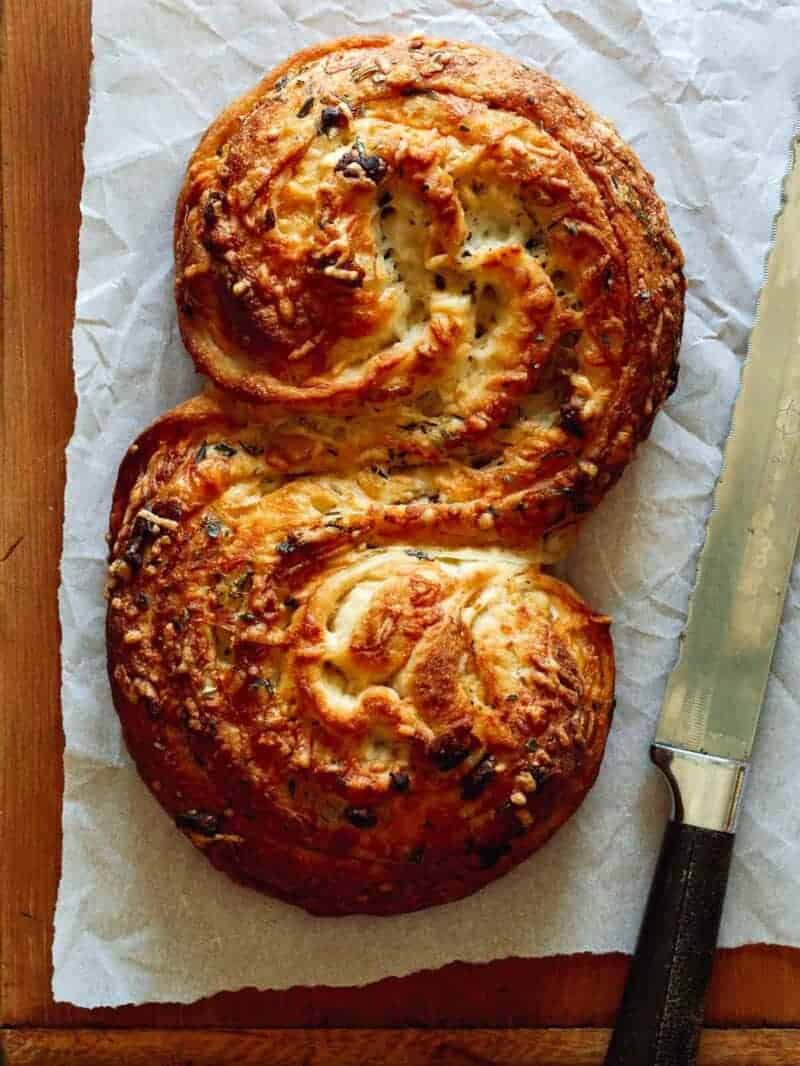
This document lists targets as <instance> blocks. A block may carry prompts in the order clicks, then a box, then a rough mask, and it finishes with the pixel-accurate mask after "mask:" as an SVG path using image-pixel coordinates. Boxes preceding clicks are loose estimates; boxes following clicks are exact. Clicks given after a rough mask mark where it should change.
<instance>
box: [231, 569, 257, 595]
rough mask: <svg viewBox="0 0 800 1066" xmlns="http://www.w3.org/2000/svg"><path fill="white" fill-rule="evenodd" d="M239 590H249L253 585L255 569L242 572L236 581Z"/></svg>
mask: <svg viewBox="0 0 800 1066" xmlns="http://www.w3.org/2000/svg"><path fill="white" fill-rule="evenodd" d="M235 586H236V591H237V592H247V590H248V589H251V588H252V587H253V571H252V570H248V571H247V573H245V574H242V576H241V577H238V578H237V579H236V581H235Z"/></svg>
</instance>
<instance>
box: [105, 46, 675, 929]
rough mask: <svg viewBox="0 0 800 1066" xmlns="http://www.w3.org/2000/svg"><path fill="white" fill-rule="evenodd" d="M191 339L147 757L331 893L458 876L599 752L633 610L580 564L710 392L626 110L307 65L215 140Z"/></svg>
mask: <svg viewBox="0 0 800 1066" xmlns="http://www.w3.org/2000/svg"><path fill="white" fill-rule="evenodd" d="M175 246H176V262H177V283H176V293H177V302H178V314H179V321H180V327H181V332H182V336H183V339H184V342H185V344H186V346H187V348H188V349H189V351H190V352H191V354H192V356H193V358H194V360H195V363H196V365H197V367H198V368H199V369H200V370H201V371H203V372H204V373H205V374H206V375H208V377H209V378H210V379H211V381H212V382H213V384H214V388H213V389H212V391H211V392H210V393H209V394H208V395H206V396H203V397H197V398H195V399H194V400H191V401H189V402H188V403H186V404H184V405H182V406H181V407H179V408H177V409H176V410H174V411H172V412H170V413H169V414H167V415H165V416H164V417H163V418H162V419H160V420H159V421H158V422H157V423H155V425H154V426H152V427H151V428H150V429H149V430H147V431H146V432H145V433H144V434H143V435H142V436H141V437H140V438H139V440H138V441H137V443H136V444H134V445H133V447H132V448H131V449H130V451H129V453H128V456H127V457H126V459H125V461H124V463H123V465H122V468H121V470H120V475H119V480H118V483H117V488H116V492H115V498H114V505H113V510H112V518H111V543H112V550H111V578H110V592H109V601H110V602H109V614H108V650H109V671H110V676H111V681H112V688H113V692H114V699H115V703H116V706H117V710H118V712H119V715H120V718H121V720H122V724H123V728H124V731H125V736H126V739H127V742H128V745H129V747H130V749H131V752H132V753H133V755H134V758H135V760H136V762H137V765H138V767H139V769H140V771H141V773H142V776H143V777H144V779H145V781H147V783H148V784H149V785H150V787H151V788H152V789H153V791H154V792H155V794H156V795H157V796H158V798H159V800H160V801H161V803H162V804H163V805H164V807H165V808H166V809H167V810H168V811H169V812H170V813H171V814H172V815H173V817H174V818H175V820H176V822H177V824H178V825H179V826H180V827H181V828H182V829H183V830H184V831H185V832H186V833H187V834H188V835H189V837H190V838H191V839H192V841H193V842H194V843H195V844H196V845H198V846H199V847H201V848H203V850H204V851H205V852H206V854H207V855H208V857H209V858H210V859H211V861H212V862H213V863H214V864H215V865H217V866H219V867H220V868H222V869H224V870H226V871H227V872H228V873H229V874H231V875H232V876H234V877H236V878H238V879H239V880H242V881H245V882H247V883H250V884H252V885H254V886H256V887H258V888H261V889H264V890H267V891H270V892H272V893H274V894H276V895H279V896H281V897H283V898H286V899H288V900H291V901H292V902H296V903H299V904H301V905H302V906H304V907H306V908H307V909H309V910H312V911H315V912H318V913H326V914H341V913H352V912H357V911H361V912H368V913H375V914H389V913H394V912H398V911H405V910H412V909H414V908H417V907H423V906H427V905H430V904H432V903H440V902H445V901H448V900H453V899H456V898H458V897H460V896H463V895H465V894H467V893H469V892H472V891H474V890H475V889H476V888H478V887H480V886H481V885H483V884H485V883H486V882H488V881H489V880H491V879H493V878H494V877H496V876H497V875H498V874H500V873H502V872H504V871H505V870H507V869H508V868H509V867H511V866H512V865H514V864H515V863H517V862H519V861H520V860H521V859H523V858H524V857H526V856H527V855H529V854H530V853H531V852H532V851H533V850H534V849H535V848H537V847H539V846H540V845H541V844H542V843H543V842H544V841H545V840H546V839H547V838H548V837H549V836H550V835H551V834H552V833H553V831H554V830H555V829H556V828H557V827H558V826H559V825H560V824H561V823H562V822H563V821H565V819H566V818H568V817H569V816H570V814H571V813H572V812H573V811H574V810H575V809H576V807H577V806H578V805H579V803H580V802H581V800H582V798H583V797H584V795H585V794H586V792H587V790H588V789H589V787H590V786H591V784H592V782H593V781H594V779H595V776H596V774H597V771H598V768H599V764H600V760H601V757H602V752H603V748H604V745H605V739H606V735H607V732H608V728H609V725H610V718H611V709H612V705H613V685H614V665H613V651H612V647H611V641H610V637H609V633H608V619H606V618H603V617H601V616H598V615H596V614H595V613H593V612H592V611H591V609H590V608H589V607H588V606H587V605H586V604H585V603H584V602H583V601H582V600H581V599H580V598H579V597H578V596H577V594H576V593H575V592H574V591H573V590H571V589H570V588H569V587H568V586H566V585H565V584H563V583H562V582H560V581H557V580H556V579H554V578H553V577H551V576H548V575H547V574H545V573H544V572H543V571H542V566H543V565H544V564H545V563H547V562H549V561H552V559H553V558H555V557H557V556H558V555H559V554H563V550H564V548H565V545H566V543H567V541H568V539H569V537H568V532H565V531H568V530H569V528H574V526H575V523H576V520H577V519H579V518H580V516H581V515H583V514H584V513H585V512H586V511H588V510H589V509H590V508H591V507H593V506H594V505H595V504H596V503H597V502H598V501H599V499H600V498H601V497H602V495H603V494H604V493H605V492H606V491H607V489H608V488H609V486H610V485H611V484H612V483H613V482H614V480H615V479H616V478H617V477H618V476H619V475H620V473H621V472H622V469H623V468H624V466H625V464H626V463H627V461H628V460H629V459H630V458H631V456H632V454H633V451H634V449H635V446H636V444H637V443H638V441H640V440H641V439H642V438H643V437H644V436H645V435H646V434H647V432H648V430H649V427H650V425H651V423H652V419H653V417H654V414H655V411H656V409H657V407H658V405H659V404H660V403H661V402H662V401H663V399H664V398H665V396H666V395H667V394H668V392H669V390H670V388H671V386H672V385H673V384H674V380H675V373H676V353H677V348H678V343H679V339H680V332H681V321H682V311H683V295H684V281H683V276H682V273H681V265H682V260H681V254H680V250H679V248H678V247H677V244H676V242H675V239H674V237H673V235H672V233H671V231H670V229H669V226H668V223H667V220H666V215H665V211H664V208H663V205H662V204H661V202H660V201H659V200H658V198H657V197H656V195H655V193H654V191H653V183H652V179H651V178H650V176H649V175H648V174H647V173H646V172H645V171H644V170H643V169H642V167H641V165H640V164H639V163H638V161H637V160H636V158H635V156H634V155H633V154H632V153H631V151H630V150H629V149H628V148H627V147H626V146H625V145H624V144H623V143H622V142H621V141H620V139H619V136H618V135H617V133H616V131H615V130H614V129H613V127H612V126H610V125H609V123H608V122H606V121H605V120H603V119H600V118H599V117H598V116H597V115H595V114H594V113H593V112H591V111H590V110H589V109H588V108H587V107H586V106H585V105H583V104H582V103H581V102H580V101H578V100H577V99H576V98H575V97H574V96H573V95H572V94H570V93H569V92H567V91H566V90H565V89H564V88H562V87H561V86H559V85H558V84H557V83H555V82H554V81H552V79H550V78H548V77H547V76H545V75H544V74H541V73H539V72H536V71H533V70H529V69H527V68H525V67H522V66H520V65H519V64H517V63H515V62H513V61H512V60H510V59H506V58H504V57H502V56H498V55H496V54H494V53H492V52H489V51H487V50H485V49H481V48H476V47H474V46H471V45H461V44H452V43H450V42H434V41H427V40H423V39H421V38H418V39H411V40H408V39H397V38H373V39H350V40H344V41H336V42H332V43H330V44H328V45H325V46H321V47H319V48H315V49H311V50H308V51H306V52H303V53H300V54H299V55H297V56H295V57H293V58H292V59H290V60H289V61H288V62H287V63H285V64H284V65H283V66H282V67H280V68H278V69H277V70H276V71H274V72H273V73H272V74H270V75H269V76H268V77H267V78H265V79H264V81H263V82H262V83H261V84H260V85H259V86H258V87H257V88H256V89H255V90H254V91H253V92H251V93H249V94H247V95H246V96H244V97H242V99H240V100H239V101H237V102H236V103H235V104H233V105H232V106H231V107H230V108H228V109H227V110H226V111H225V112H224V113H223V114H222V115H221V116H220V118H219V119H218V120H217V121H216V122H215V123H214V124H213V125H212V126H211V127H210V129H209V130H208V131H207V133H206V135H205V136H204V137H203V139H202V141H201V143H200V145H199V146H198V148H197V150H196V152H195V153H194V155H193V157H192V160H191V162H190V165H189V169H188V173H187V177H186V181H185V183H184V186H183V189H182V191H181V195H180V198H179V202H178V208H177V212H176V227H175Z"/></svg>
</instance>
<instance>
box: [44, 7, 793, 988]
mask: <svg viewBox="0 0 800 1066" xmlns="http://www.w3.org/2000/svg"><path fill="white" fill-rule="evenodd" d="M383 31H394V32H400V33H410V32H414V31H425V32H427V33H429V34H432V35H443V36H451V37H454V38H461V39H466V40H472V41H476V42H481V43H485V44H488V45H490V46H493V47H495V48H498V49H501V50H504V51H507V52H509V53H511V54H513V55H516V56H518V57H519V58H520V59H522V60H524V61H526V62H529V63H531V64H538V65H541V66H543V67H544V68H545V69H546V70H548V71H550V72H551V73H552V74H554V75H555V76H556V77H558V78H560V79H561V80H563V81H564V82H566V83H567V84H568V85H570V86H571V87H572V88H574V89H575V90H577V92H578V93H579V94H581V95H582V96H584V97H585V98H586V99H587V100H588V101H590V102H591V103H592V104H593V105H594V106H595V107H596V108H597V109H598V110H599V111H601V112H603V113H605V114H607V115H608V116H609V117H611V118H612V119H613V120H614V121H615V122H616V123H617V125H618V126H619V128H620V130H621V132H622V134H623V136H624V137H626V138H627V140H628V141H629V142H630V143H631V144H632V145H633V146H634V148H635V149H636V150H637V151H638V153H639V154H640V156H641V158H642V159H643V161H644V163H645V165H646V166H647V167H648V168H649V169H650V170H652V171H653V172H654V173H655V174H656V175H657V184H658V189H659V191H660V193H661V195H662V196H663V197H664V198H665V200H666V201H667V204H668V207H669V210H670V215H671V219H672V222H673V224H674V227H675V229H676V231H677V233H678V237H679V239H680V240H681V242H682V244H683V247H684V249H685V252H686V258H687V271H688V277H689V295H688V314H687V320H686V332H685V340H684V344H683V371H682V376H681V380H680V386H679V389H678V391H677V393H676V394H675V396H674V397H673V398H672V400H671V401H670V403H669V404H668V406H667V410H666V411H665V412H662V413H661V414H660V415H659V416H658V419H657V420H656V423H655V427H654V429H653V434H652V437H651V439H650V441H649V443H648V444H647V445H646V446H645V447H643V448H642V449H641V451H640V452H639V455H638V458H637V459H636V461H635V462H634V463H633V465H632V467H631V468H630V469H629V470H628V472H627V473H626V475H625V477H624V479H623V481H622V483H621V484H620V485H619V487H618V488H617V489H616V490H615V491H614V492H613V493H612V494H611V496H610V497H609V498H608V499H607V500H606V501H605V503H604V505H603V506H602V508H601V509H600V512H599V513H598V514H596V515H595V516H594V517H593V518H592V519H591V521H590V523H589V525H588V527H587V528H586V529H585V531H584V533H583V536H582V538H581V540H580V542H579V545H578V549H577V551H576V553H575V555H574V558H573V559H572V560H571V561H570V563H569V564H568V571H569V576H570V577H571V579H572V580H573V581H574V582H575V584H576V585H577V587H578V588H579V589H581V590H582V592H583V593H584V594H585V595H586V596H587V597H588V598H589V600H590V601H591V602H592V603H593V604H594V605H596V606H597V607H598V608H601V609H604V610H606V611H608V612H609V613H610V614H612V615H613V616H614V618H615V620H616V621H615V625H614V637H615V641H616V649H617V656H618V663H619V685H618V698H619V703H618V709H617V714H616V721H615V723H614V728H613V730H612V733H611V738H610V742H609V746H608V753H607V755H606V759H605V763H604V766H603V769H602V772H601V775H600V779H599V781H598V784H597V786H596V787H595V789H594V790H593V792H592V793H591V795H590V796H589V798H588V799H587V801H586V803H585V804H584V805H583V807H582V809H581V810H580V812H579V813H578V814H577V815H576V817H575V818H573V820H572V821H571V822H570V823H569V824H568V825H567V826H566V827H565V828H564V829H562V830H561V831H560V832H559V833H558V835H557V836H556V838H555V839H554V840H553V841H552V842H551V843H550V844H549V845H548V846H547V847H546V848H545V849H544V850H543V851H541V852H540V853H539V854H538V855H536V856H534V857H533V858H532V859H531V860H529V861H528V862H526V863H524V864H523V865H522V866H521V867H520V868H518V869H516V870H515V871H514V872H512V873H511V874H509V875H508V876H507V877H505V878H503V879H501V880H500V881H498V882H496V883H495V884H493V885H491V886H490V887H489V888H487V889H485V890H484V891H483V892H480V893H479V894H478V895H476V896H473V897H472V898H471V899H467V900H464V901H463V902H460V903H455V904H452V905H450V906H447V907H444V908H438V909H434V910H429V911H425V912H422V913H419V914H415V915H410V916H404V917H399V918H393V919H374V918H353V919H342V918H337V919H320V918H312V917H309V916H308V915H306V914H305V913H303V912H302V911H300V910H297V909H294V908H292V907H290V906H287V905H284V904H282V903H279V902H275V901H272V900H270V899H268V898H265V897H261V896H259V895H257V894H256V893H255V892H251V891H249V890H247V889H244V888H240V887H237V886H235V885H234V884H232V883H230V882H229V881H228V880H227V879H226V878H225V877H223V876H222V875H220V874H219V873H217V872H215V871H214V870H213V869H212V868H211V866H210V865H209V864H208V863H207V862H206V860H204V859H203V857H202V856H201V855H200V854H199V853H198V852H196V851H195V850H194V849H193V848H192V846H191V845H190V844H189V843H188V841H186V840H184V839H183V838H182V836H181V835H180V834H179V833H177V832H176V831H175V829H174V826H173V825H172V824H171V822H170V820H169V819H168V818H167V816H166V815H165V814H164V813H163V812H162V811H161V809H160V808H159V807H158V805H157V804H156V803H155V801H154V800H153V799H152V798H151V797H150V795H149V794H148V792H147V790H146V789H145V787H144V785H143V784H142V783H141V782H140V781H139V779H138V777H137V775H136V773H135V771H134V769H133V768H132V764H131V761H130V759H129V758H128V755H127V753H126V752H125V750H124V748H123V745H122V742H121V739H120V731H119V728H118V724H117V719H116V716H115V714H114V711H113V708H112V705H111V699H110V695H109V690H108V683H107V680H106V671H105V651H104V634H103V620H104V604H103V599H102V587H103V580H104V569H105V565H104V559H105V551H106V546H105V542H104V539H103V538H104V532H105V528H106V520H107V514H108V507H109V499H110V493H111V488H112V484H113V478H114V476H115V472H116V469H117V464H118V461H119V460H120V459H121V457H122V454H123V452H124V450H125V448H126V447H127V445H128V444H129V442H130V441H131V439H132V438H133V437H134V435H135V434H136V433H138V432H139V430H141V429H142V428H143V427H144V426H145V425H146V424H147V423H148V422H149V421H150V420H151V419H152V418H153V417H154V416H155V415H157V414H158V413H159V412H161V411H163V410H164V409H165V408H167V407H170V406H171V405H173V404H174V403H176V402H177V401H179V400H181V399H182V398H184V397H185V396H187V395H189V394H190V393H192V392H193V391H195V390H196V389H197V387H198V385H199V381H198V380H197V379H196V378H195V376H194V373H193V371H192V370H191V369H190V361H189V359H188V357H187V356H186V355H185V353H184V352H183V350H182V348H181V344H180V341H179V338H178V333H177V329H176V325H175V312H174V307H173V299H172V252H171V215H172V210H173V205H174V201H175V196H176V193H177V190H178V185H179V182H180V179H181V176H182V173H183V169H184V165H185V162H186V159H187V156H188V154H189V152H190V150H191V149H192V147H193V146H194V144H195V142H196V141H197V139H198V136H199V135H200V133H201V132H202V130H203V129H204V127H205V126H206V125H207V123H208V122H210V121H211V119H213V118H214V116H215V115H216V114H217V112H218V111H219V110H220V109H221V108H222V107H223V106H224V105H225V104H226V103H228V102H229V101H230V100H231V99H232V98H233V97H235V96H236V95H237V94H239V93H240V92H241V91H242V90H244V89H246V88H248V87H249V86H250V85H251V84H253V83H254V82H255V81H256V80H258V79H259V78H260V77H261V75H262V73H263V72H264V71H266V70H267V69H269V68H270V67H271V66H273V65H274V64H275V63H276V62H277V61H279V60H280V59H282V58H283V57H285V56H286V55H288V54H289V53H291V52H292V51H294V50H295V49H297V48H299V47H301V46H304V45H307V44H310V43H312V42H315V41H318V40H321V39H324V38H326V37H328V36H333V35H341V34H353V33H368V32H383ZM798 40H800V9H798V7H797V6H796V5H793V4H779V3H773V4H769V3H764V2H758V0H750V2H747V3H745V2H742V3H732V2H730V0H729V2H721V3H720V2H715V3H713V4H711V3H695V4H691V5H690V4H674V3H673V2H671V0H638V2H637V0H614V2H611V0H609V2H606V3H595V2H591V0H571V2H565V3H561V2H559V0H547V2H541V3H539V2H535V0H527V2H519V0H517V2H515V0H492V2H488V0H408V2H406V3H403V4H399V3H393V4H384V5H382V4H380V3H378V2H376V0H282V2H277V0H147V2H130V0H95V7H94V17H93V44H94V64H93V68H92V78H91V111H90V116H89V123H88V127H87V131H86V144H85V161H86V178H85V183H84V188H83V199H82V211H83V222H82V226H81V234H80V274H79V278H78V296H77V304H76V319H75V330H74V346H75V379H76V390H77V393H78V400H79V405H78V414H77V421H76V427H75V435H74V437H73V440H72V442H71V443H70V445H69V449H68V483H67V494H66V518H65V539H64V556H63V562H62V579H63V584H62V588H61V594H60V608H61V622H62V626H63V706H64V730H65V735H66V751H65V756H64V763H65V792H64V810H63V827H64V844H63V857H62V859H63V871H62V879H61V885H60V889H59V895H58V906H57V911H56V918H55V942H54V947H53V961H54V976H53V990H54V995H55V997H56V999H58V1000H68V1001H70V1002H72V1003H76V1004H80V1005H81V1006H86V1007H90V1006H100V1005H105V1004H121V1003H130V1002H133V1003H139V1002H143V1001H148V1000H176V1001H181V1002H187V1001H190V1000H193V999H195V998H197V997H200V996H204V995H208V994H211V993H214V992H217V991H219V990H221V989H231V988H237V987H241V986H245V985H254V986H258V987H262V988H283V987H287V986H290V985H294V984H318V983H324V984H332V985H345V984H361V983H366V982H369V981H374V980H376V979H378V978H381V977H383V976H386V975H389V974H403V973H407V972H411V971H413V970H417V969H423V968H427V967H435V966H439V965H441V964H443V963H447V962H449V961H452V960H454V959H463V960H470V961H485V960H488V959H492V958H496V957H500V956H507V955H546V954H551V953H559V952H574V951H591V952H603V951H610V950H620V949H621V950H630V949H631V948H632V947H633V944H634V940H635V935H636V930H637V927H638V921H639V917H640V914H641V911H642V908H643V905H644V900H645V895H646V891H647V887H648V880H649V877H650V873H651V870H652V867H653V863H654V860H655V854H656V850H657V846H658V841H659V838H660V834H661V831H662V828H663V824H664V818H665V816H666V813H667V798H666V795H665V790H664V788H663V786H662V784H661V782H660V780H659V779H658V777H657V774H656V772H655V771H654V770H652V769H651V768H650V767H649V764H648V759H647V751H648V744H649V741H650V738H651V735H652V732H653V723H654V718H655V716H656V714H657V712H658V709H659V705H660V700H661V695H662V691H663V687H664V684H665V680H666V676H667V673H668V671H669V669H670V668H671V666H672V664H673V661H674V659H675V656H676V652H677V642H678V636H679V633H680V630H681V626H682V622H683V619H684V614H685V609H686V603H687V597H688V594H689V590H690V586H691V583H692V579H693V574H694V566H695V559H696V553H697V550H698V548H699V545H700V542H701V536H702V530H703V525H704V519H705V517H706V514H707V511H708V509H709V505H710V493H711V490H712V488H713V485H714V481H715V478H716V475H717V473H718V470H719V466H720V460H721V450H720V449H721V443H722V442H723V441H724V438H725V435H726V432H727V427H728V422H729V417H730V410H731V405H732V402H733V399H734V395H735V393H736V389H737V384H738V378H739V372H740V367H741V361H742V358H743V357H744V355H745V352H746V346H747V337H748V331H749V329H750V326H751V324H752V320H753V316H754V309H755V305H756V296H757V291H758V288H759V286H760V283H761V280H762V275H763V268H764V259H765V254H766V252H767V248H768V243H769V239H770V234H771V224H772V220H773V216H774V213H775V211H776V208H777V206H778V202H779V192H780V182H781V179H782V176H783V173H784V171H785V169H786V166H787V162H788V146H789V141H790V136H791V132H792V128H793V126H794V122H795V113H794V112H795V105H794V103H793V100H795V99H796V95H795V94H796V90H797V85H796V84H795V80H796V79H797V78H798V75H800V65H799V64H798V53H797V42H798ZM54 61H55V62H57V57H55V58H54ZM798 650H800V571H798V570H797V569H796V570H795V574H794V577H793V580H792V587H791V589H790V591H789V594H788V597H787V602H786V611H785V617H784V622H783V627H782V632H781V638H780V645H779V648H778V652H777V655H776V659H775V666H774V671H773V676H772V679H771V683H770V686H769V692H768V696H767V703H766V707H765V710H764V715H763V726H762V729H761V731H760V735H759V739H758V747H757V752H756V757H755V760H754V766H753V772H752V776H751V780H750V784H749V787H748V792H747V796H746V803H745V808H744V814H743V817H742V820H741V831H740V833H739V838H738V842H737V847H736V853H735V859H734V865H733V872H732V876H731V886H730V895H729V900H728V905H727V910H726V913H725V919H724V923H723V930H722V943H723V944H725V945H735V944H741V943H743V942H747V941H775V942H781V943H786V944H794V945H800V890H799V886H798V880H799V879H800V878H799V875H800V832H798V830H799V829H800V813H798V806H797V803H796V799H795V789H794V783H795V780H796V778H797V775H798V766H799V760H800V713H799V712H800V657H799V656H798Z"/></svg>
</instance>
